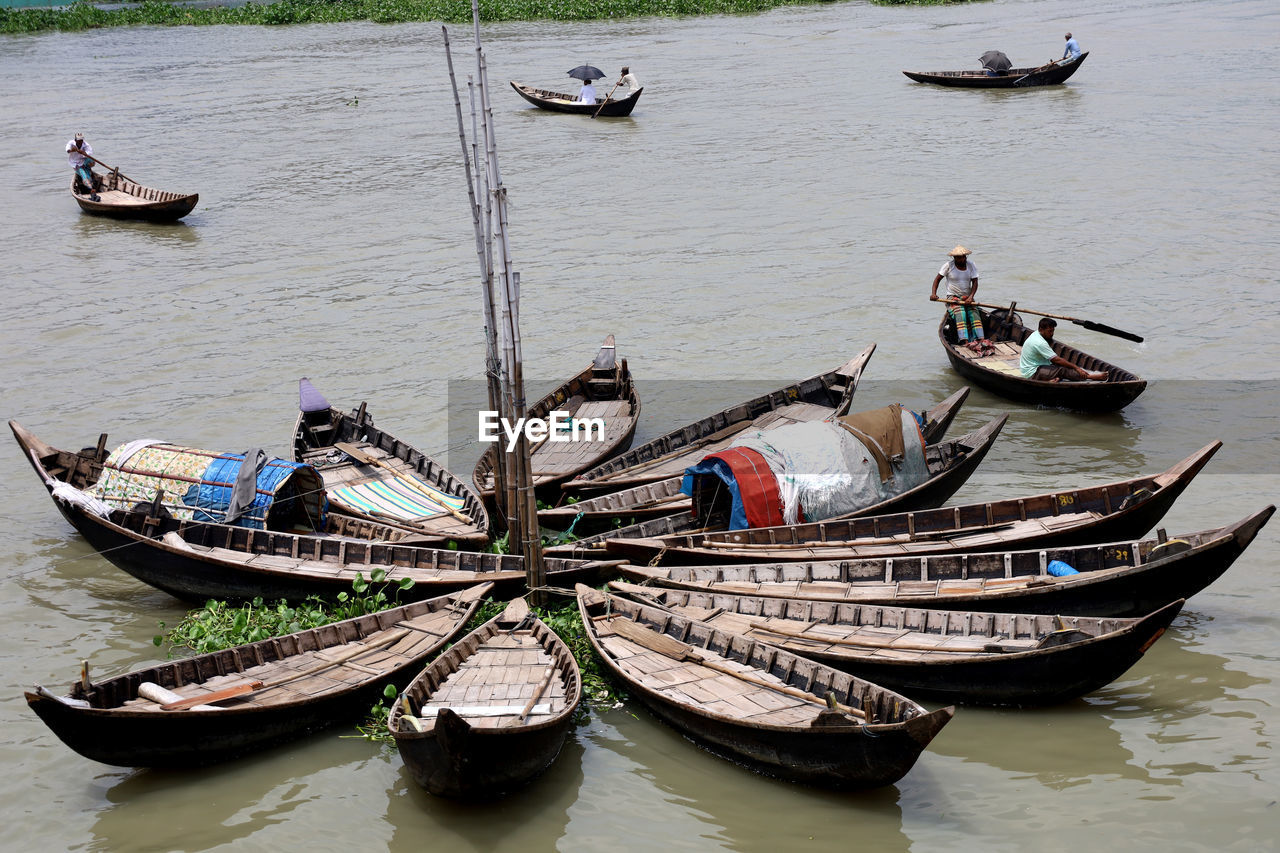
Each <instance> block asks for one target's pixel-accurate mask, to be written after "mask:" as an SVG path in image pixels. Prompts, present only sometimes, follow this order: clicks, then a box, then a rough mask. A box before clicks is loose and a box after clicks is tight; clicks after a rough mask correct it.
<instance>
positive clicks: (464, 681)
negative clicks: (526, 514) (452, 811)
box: [387, 598, 582, 798]
mask: <svg viewBox="0 0 1280 853" xmlns="http://www.w3.org/2000/svg"><path fill="white" fill-rule="evenodd" d="M581 700H582V676H581V673H579V671H578V664H577V661H575V660H574V658H573V653H572V652H571V651H569V647H568V646H566V645H565V643H564V641H563V640H561V639H560V638H559V637H558V636H556V634H555V632H554V631H552V630H551V629H550V628H548V627H547V626H546V625H545V624H543V623H542V622H541V621H540V620H539V619H538V618H537V617H536V616H534V615H533V614H532V613H530V612H529V608H528V605H526V604H525V603H524V599H520V598H517V599H515V600H513V601H512V602H511V603H510V604H509V605H508V606H507V609H506V610H504V611H503V612H502V613H500V614H498V615H497V616H495V617H494V618H493V619H490V620H489V621H488V622H486V623H484V624H483V625H481V626H480V627H479V628H477V629H476V630H474V631H472V632H471V633H470V634H468V635H467V636H465V637H463V638H462V639H461V640H459V641H458V642H457V643H455V644H454V646H453V647H452V648H451V649H449V651H448V652H446V653H445V654H443V655H441V656H440V657H439V658H437V659H436V660H435V661H434V662H433V663H432V664H431V665H430V666H428V667H427V668H426V669H425V670H423V671H422V672H421V673H420V674H419V675H418V676H417V677H416V678H415V679H414V680H413V681H412V683H410V684H409V686H408V687H407V688H405V690H404V692H403V693H402V694H401V696H400V699H399V701H397V702H396V704H395V707H394V708H392V709H391V714H390V715H389V717H388V719H387V726H388V728H389V729H390V730H391V734H392V736H393V737H394V738H395V741H396V747H397V748H398V749H399V750H400V758H401V759H402V760H403V761H404V763H405V766H406V767H408V768H409V772H410V774H412V776H413V779H414V781H415V782H417V783H418V784H419V785H421V786H422V787H423V788H425V789H427V791H429V792H430V793H432V794H435V795H436V796H440V797H459V798H488V797H493V796H497V795H499V794H504V793H506V792H508V791H511V790H513V789H515V788H519V787H521V786H523V785H526V784H528V783H529V782H530V781H531V780H532V779H533V778H534V777H536V776H537V775H538V774H540V773H542V772H543V771H544V770H546V769H547V768H548V767H550V766H551V763H552V762H553V761H555V759H556V756H557V755H559V754H560V749H561V747H563V746H564V741H565V738H566V737H567V736H568V734H569V730H570V729H571V728H572V727H573V716H574V712H575V711H576V710H577V708H578V703H579V702H580V701H581Z"/></svg>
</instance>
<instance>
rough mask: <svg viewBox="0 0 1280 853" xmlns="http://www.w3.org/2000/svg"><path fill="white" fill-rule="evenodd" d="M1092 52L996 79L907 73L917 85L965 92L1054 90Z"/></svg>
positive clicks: (981, 74) (946, 73)
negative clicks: (968, 90) (1053, 87)
mask: <svg viewBox="0 0 1280 853" xmlns="http://www.w3.org/2000/svg"><path fill="white" fill-rule="evenodd" d="M1088 55H1089V52H1088V51H1085V52H1084V53H1082V54H1080V55H1079V56H1077V57H1076V58H1075V59H1072V60H1071V61H1069V62H1050V63H1048V64H1046V65H1041V66H1040V67H1039V68H1010V69H1009V70H1008V71H1007V72H1006V73H1004V74H1001V75H998V76H992V75H990V74H988V73H987V72H986V69H979V70H977V71H903V72H902V73H903V74H905V75H907V76H908V77H910V78H911V79H912V80H915V81H916V82H917V83H933V84H935V85H938V86H951V87H954V88H961V89H1022V88H1025V87H1028V86H1053V85H1056V84H1058V83H1062V82H1064V81H1065V80H1066V79H1067V78H1068V77H1070V76H1071V75H1072V74H1075V73H1076V69H1077V68H1079V67H1080V65H1081V64H1082V63H1083V62H1084V58H1085V57H1086V56H1088Z"/></svg>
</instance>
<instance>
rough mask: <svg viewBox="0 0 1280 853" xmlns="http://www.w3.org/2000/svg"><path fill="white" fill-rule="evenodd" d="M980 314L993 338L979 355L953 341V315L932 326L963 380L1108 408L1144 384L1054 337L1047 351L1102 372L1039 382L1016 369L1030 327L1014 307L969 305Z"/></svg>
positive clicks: (1024, 397)
mask: <svg viewBox="0 0 1280 853" xmlns="http://www.w3.org/2000/svg"><path fill="white" fill-rule="evenodd" d="M974 310H977V311H978V312H979V313H981V315H982V328H983V329H984V330H985V331H986V332H987V338H988V340H991V341H993V342H995V344H996V346H995V351H994V352H993V353H991V354H989V355H981V356H980V355H979V354H978V353H975V352H974V351H972V350H970V349H968V348H967V347H965V346H964V344H962V343H959V342H958V340H957V337H956V330H955V324H954V321H953V320H952V319H951V317H950V316H946V317H944V318H943V320H942V323H941V325H940V326H939V327H938V338H939V340H941V341H942V347H943V349H945V350H946V351H947V358H948V359H950V360H951V366H952V367H953V368H955V371H956V373H959V374H960V375H961V376H963V377H964V378H965V380H966V381H971V382H973V383H975V384H977V385H980V386H982V387H983V388H986V389H987V390H988V391H991V392H992V393H995V394H999V395H1000V396H1002V397H1008V398H1009V399H1011V400H1020V401H1023V402H1027V403H1039V404H1041V405H1045V406H1060V407H1062V408H1065V409H1076V410H1079V411H1089V412H1114V411H1117V410H1119V409H1123V408H1124V407H1125V406H1127V405H1129V404H1130V403H1132V402H1133V401H1134V400H1135V399H1137V397H1138V395H1139V394H1141V393H1142V392H1143V390H1145V389H1146V387H1147V381H1146V380H1145V379H1143V378H1142V377H1140V376H1137V375H1136V374H1133V373H1130V372H1129V371H1127V370H1125V369H1123V368H1120V367H1116V366H1115V365H1114V364H1109V363H1107V362H1105V361H1103V360H1102V359H1099V358H1095V357H1093V356H1091V355H1089V354H1088V353H1084V352H1081V351H1080V350H1078V349H1075V348H1074V347H1071V346H1068V345H1066V344H1064V343H1062V342H1061V341H1059V340H1056V339H1055V340H1054V341H1053V351H1054V352H1055V353H1056V354H1057V355H1059V356H1061V357H1062V358H1065V359H1066V360H1067V361H1069V362H1071V363H1072V364H1074V365H1077V366H1079V367H1082V368H1084V369H1085V370H1089V371H1094V372H1096V371H1101V370H1105V371H1106V372H1107V378H1106V380H1105V381H1102V382H1094V381H1085V382H1045V381H1041V380H1037V379H1027V378H1026V377H1024V376H1023V375H1022V371H1021V369H1020V368H1019V361H1020V359H1021V357H1022V342H1023V341H1025V340H1026V339H1027V336H1028V335H1030V334H1031V333H1032V332H1034V331H1035V329H1032V328H1027V327H1026V326H1024V325H1023V323H1022V317H1021V316H1019V315H1018V314H1017V313H1016V312H1015V313H1013V314H1009V312H1008V311H985V310H983V309H981V308H978V309H974Z"/></svg>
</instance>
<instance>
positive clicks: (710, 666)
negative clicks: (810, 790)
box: [577, 585, 955, 789]
mask: <svg viewBox="0 0 1280 853" xmlns="http://www.w3.org/2000/svg"><path fill="white" fill-rule="evenodd" d="M577 590H578V608H579V610H580V611H581V612H582V623H583V625H584V626H586V629H587V638H588V639H589V640H590V641H591V646H592V648H593V649H595V652H596V654H597V655H598V656H599V658H600V660H601V661H602V662H603V663H604V665H605V667H606V668H607V669H608V670H609V671H610V672H611V673H612V674H613V676H614V677H615V678H616V679H617V680H618V681H620V682H621V683H622V684H623V685H624V686H625V687H626V690H627V692H628V694H630V695H631V696H632V697H634V698H635V699H637V700H638V701H639V702H640V703H642V704H643V705H644V706H645V707H646V708H648V709H649V710H650V711H651V712H653V714H654V715H655V716H657V717H659V718H660V719H662V720H664V721H666V722H667V723H668V724H670V725H671V726H673V727H674V728H676V729H677V730H679V731H680V732H682V733H684V734H685V735H687V736H688V737H690V738H692V739H693V740H695V741H697V742H699V743H701V744H703V745H704V746H706V747H707V748H708V749H709V750H710V751H711V752H713V753H715V754H717V755H719V756H721V757H723V758H727V759H729V760H730V761H733V762H735V763H739V764H744V765H746V766H747V767H750V768H751V769H753V770H755V771H757V772H760V773H764V774H766V775H769V776H776V777H778V778H781V779H786V780H788V781H792V782H800V783H803V784H808V785H815V786H821V787H826V788H841V789H849V788H875V787H880V786H884V785H892V784H893V783H894V782H897V781H898V780H899V779H901V778H902V777H903V776H905V775H906V774H907V772H908V771H909V770H911V768H912V767H913V766H914V765H915V763H916V760H917V759H918V758H919V757H920V753H921V752H923V751H924V749H925V748H926V747H928V745H929V744H930V742H931V741H932V740H933V739H934V737H935V736H937V734H938V732H939V731H941V730H942V727H943V726H945V725H946V724H947V722H948V721H950V720H951V717H952V716H953V715H954V714H955V709H954V708H952V707H946V708H942V709H940V710H937V711H933V712H929V711H927V710H925V709H924V708H922V707H921V706H920V705H918V704H916V703H915V702H913V701H911V700H910V699H907V698H906V697H904V696H901V695H899V694H897V693H894V692H892V691H890V690H887V689H885V688H883V687H880V686H878V685H876V684H872V683H871V682H869V681H864V680H862V679H860V678H856V677H854V676H851V675H848V674H847V673H843V672H840V671H839V670H837V669H835V668H833V667H829V666H825V665H823V664H820V663H816V662H814V661H811V660H808V659H806V658H803V657H800V656H799V655H796V654H794V653H792V652H789V651H786V650H785V649H781V648H778V647H777V646H772V645H768V644H765V643H762V642H760V641H759V640H756V639H752V638H749V637H743V636H740V635H737V634H732V633H729V632H727V631H724V630H721V629H718V628H715V627H712V626H710V625H706V624H705V623H702V622H696V621H694V620H692V619H688V618H686V617H683V616H679V615H675V614H672V613H670V612H668V611H665V610H662V609H660V608H657V607H649V606H646V605H643V604H639V603H636V602H634V601H629V600H627V599H625V598H620V597H618V596H615V595H609V594H607V593H603V592H600V591H599V590H593V589H589V588H587V587H585V586H582V585H579V586H578V587H577Z"/></svg>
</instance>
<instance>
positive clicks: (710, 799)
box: [575, 707, 933, 851]
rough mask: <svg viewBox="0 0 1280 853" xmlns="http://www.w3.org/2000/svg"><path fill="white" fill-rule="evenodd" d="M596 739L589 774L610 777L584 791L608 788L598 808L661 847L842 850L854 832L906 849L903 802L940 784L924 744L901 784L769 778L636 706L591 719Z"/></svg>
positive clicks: (872, 842)
mask: <svg viewBox="0 0 1280 853" xmlns="http://www.w3.org/2000/svg"><path fill="white" fill-rule="evenodd" d="M591 743H592V744H593V745H594V746H595V747H597V748H598V749H600V750H601V751H602V752H604V753H605V755H606V757H605V758H604V759H601V760H600V761H598V762H593V764H596V765H599V766H595V767H593V771H598V772H593V774H592V777H593V778H598V777H599V776H600V774H603V781H604V784H602V785H601V786H599V788H597V786H594V785H593V786H592V788H591V789H590V790H585V791H584V792H583V798H584V799H589V798H592V797H593V795H594V792H596V791H598V790H599V791H601V792H602V793H603V794H604V796H605V797H606V798H607V800H602V801H601V806H602V807H604V808H612V809H614V810H615V814H618V815H619V816H620V817H619V819H620V820H622V821H624V822H628V823H630V822H634V823H635V827H634V831H635V832H637V833H642V834H643V835H644V836H647V837H649V838H651V839H652V840H653V843H654V844H655V845H656V846H676V847H678V848H683V849H693V848H697V847H701V848H704V849H705V847H706V846H707V845H708V843H715V844H718V845H719V846H722V847H725V848H728V849H733V850H776V849H792V848H795V847H797V846H805V845H806V844H811V845H813V846H815V847H817V848H819V849H822V848H835V849H843V848H844V846H845V845H847V844H848V843H849V841H850V839H851V837H856V838H857V840H858V844H857V846H858V847H859V848H863V849H869V850H877V851H894V850H903V851H905V850H907V849H909V848H910V840H909V839H908V837H907V836H906V834H905V833H904V832H903V827H902V808H901V806H900V805H899V801H900V799H902V798H904V797H906V798H912V799H914V798H917V797H920V796H927V793H926V792H928V791H929V790H930V789H931V786H932V782H933V778H932V775H931V771H930V768H929V763H930V760H929V751H927V750H926V752H925V753H924V755H922V756H921V758H920V761H919V762H917V764H916V767H915V768H913V769H912V771H911V772H910V773H908V774H907V776H906V777H905V778H904V779H903V780H902V781H900V782H898V784H897V785H894V786H889V787H885V788H880V789H876V790H872V791H861V792H837V791H827V790H823V789H820V788H809V787H805V786H802V785H796V784H793V783H789V782H784V781H781V780H778V779H772V778H769V777H767V776H762V775H760V774H758V773H755V772H753V771H751V770H748V769H746V768H745V767H740V766H737V765H734V764H733V763H731V762H729V761H726V760H724V759H722V758H719V757H717V756H715V755H712V754H711V753H710V752H708V751H707V750H705V749H703V748H702V747H701V746H699V745H697V744H695V743H693V742H692V741H690V740H688V739H687V738H685V737H684V736H683V735H681V734H680V733H679V732H677V731H676V730H675V729H673V728H671V727H670V726H667V725H665V724H663V723H661V722H660V721H658V720H656V719H655V718H653V717H652V716H651V715H650V714H649V713H648V712H646V711H644V710H643V709H640V708H638V707H637V708H636V709H635V710H634V711H628V710H626V709H620V710H617V711H610V712H607V713H605V714H604V715H603V717H602V720H601V722H600V724H599V725H598V726H593V729H592V734H591ZM655 801H661V802H665V803H666V804H667V806H668V808H665V809H662V810H661V811H662V813H663V814H664V815H665V816H666V817H665V819H664V822H663V824H662V825H660V826H656V825H654V824H653V823H652V822H650V821H649V820H648V819H647V818H646V817H644V816H646V815H652V814H654V813H657V811H658V808H657V806H656V803H655ZM765 803H767V804H768V806H767V808H768V816H767V819H763V820H762V815H761V813H760V808H761V805H762V804H765ZM575 837H576V836H575ZM624 837H625V836H624ZM694 842H696V843H694Z"/></svg>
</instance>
